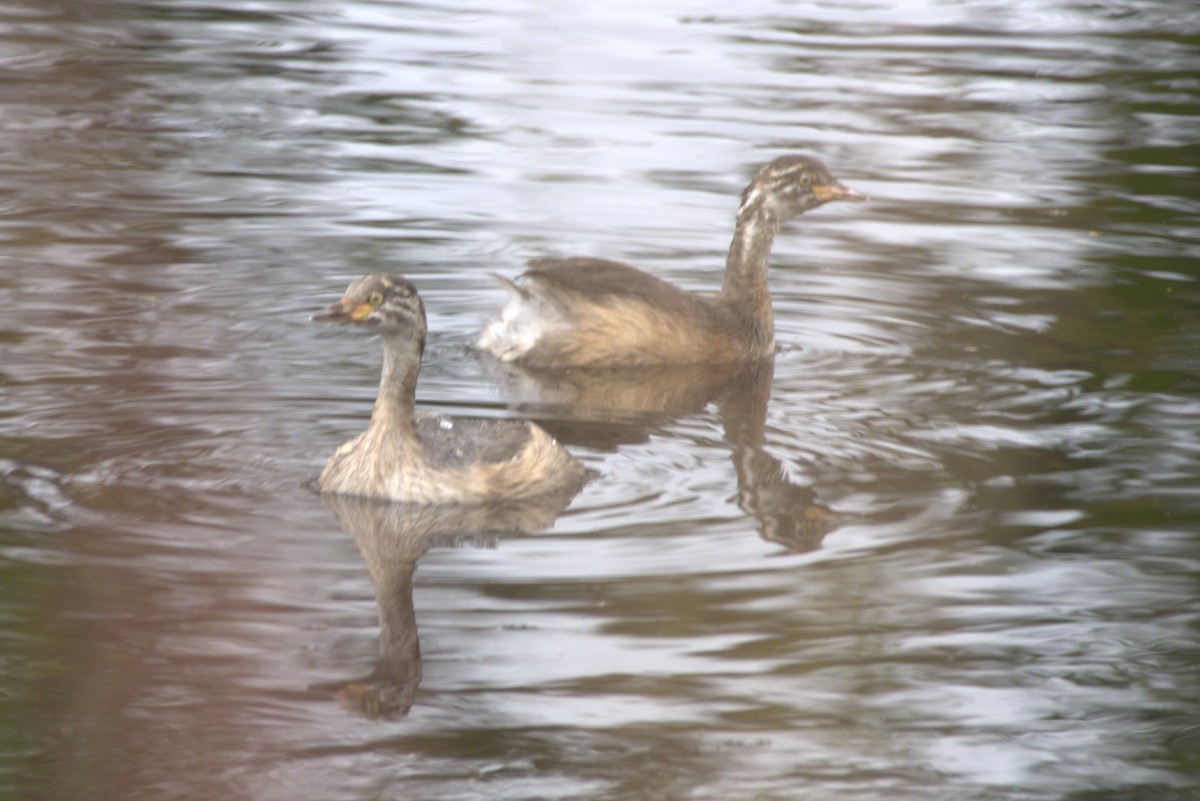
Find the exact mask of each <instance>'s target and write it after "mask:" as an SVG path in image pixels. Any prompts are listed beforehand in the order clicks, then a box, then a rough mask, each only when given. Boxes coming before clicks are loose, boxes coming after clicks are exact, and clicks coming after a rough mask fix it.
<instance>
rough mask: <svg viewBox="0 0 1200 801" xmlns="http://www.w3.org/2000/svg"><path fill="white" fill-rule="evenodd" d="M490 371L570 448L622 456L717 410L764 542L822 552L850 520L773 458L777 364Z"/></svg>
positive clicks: (496, 367)
mask: <svg viewBox="0 0 1200 801" xmlns="http://www.w3.org/2000/svg"><path fill="white" fill-rule="evenodd" d="M486 363H487V365H488V367H489V369H490V370H491V371H492V372H493V374H494V377H496V378H497V379H498V380H499V381H501V382H502V383H504V384H505V385H506V388H507V393H508V395H509V397H510V398H512V399H513V401H514V404H515V405H516V406H517V407H518V408H520V410H521V413H522V415H525V416H530V417H533V418H536V419H537V422H538V424H539V425H541V426H542V427H543V428H545V429H546V430H547V431H548V432H549V433H550V434H551V435H552V436H554V437H555V439H557V440H558V441H559V442H561V443H563V444H566V445H575V446H586V447H590V448H594V449H597V450H615V449H616V448H618V447H620V446H622V445H627V444H634V443H639V442H646V441H648V440H649V439H650V436H651V434H652V433H653V432H656V431H659V430H661V426H663V425H665V424H667V423H669V422H670V421H671V420H673V419H676V418H679V417H683V416H687V415H693V414H699V413H701V412H703V411H704V409H705V408H706V407H708V405H709V404H712V405H714V406H715V408H716V410H717V416H718V418H719V419H720V421H721V424H722V427H723V429H724V434H725V440H726V442H727V443H728V445H729V446H730V449H731V459H732V461H733V467H734V472H735V474H736V476H737V493H736V498H737V505H738V508H740V509H741V510H742V511H743V512H745V513H746V514H748V515H750V516H751V517H753V518H754V519H755V521H756V522H757V523H758V531H759V534H760V535H761V536H762V538H763V539H764V540H767V541H769V542H773V543H777V544H779V545H781V546H783V547H784V548H787V549H788V550H790V551H794V552H802V551H809V550H813V549H815V548H818V547H820V545H821V542H822V540H823V539H824V538H825V536H826V535H827V534H828V533H829V532H830V531H832V530H833V529H835V528H836V527H837V526H838V525H839V524H840V523H842V522H844V521H845V520H846V519H847V517H848V516H847V515H844V514H841V513H838V512H835V511H834V510H832V509H830V508H829V507H827V506H824V505H822V504H821V503H819V502H818V500H817V497H816V491H815V490H814V489H813V488H812V487H810V486H807V485H804V484H799V483H795V482H793V481H792V480H791V479H790V478H789V476H788V471H787V467H786V466H785V465H784V464H783V463H782V462H781V461H780V460H779V459H777V458H775V457H774V456H772V455H771V454H770V453H769V452H768V451H767V449H766V444H767V437H766V425H767V423H766V421H767V407H768V405H769V402H770V398H771V382H772V378H773V377H774V372H775V360H774V358H770V359H762V360H759V361H755V362H751V363H748V364H736V365H729V364H721V365H674V366H663V367H638V368H617V369H583V368H580V369H575V370H569V371H563V370H556V371H541V370H528V369H525V368H522V367H518V366H514V365H511V364H502V363H500V362H499V361H497V360H487V362H486ZM547 412H549V415H546V416H545V417H543V416H542V415H544V414H545V413H547Z"/></svg>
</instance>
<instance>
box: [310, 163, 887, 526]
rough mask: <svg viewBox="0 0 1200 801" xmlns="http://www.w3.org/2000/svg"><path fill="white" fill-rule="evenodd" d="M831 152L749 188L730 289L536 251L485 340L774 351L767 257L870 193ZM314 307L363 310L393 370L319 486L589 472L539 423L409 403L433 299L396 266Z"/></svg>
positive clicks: (400, 494) (591, 356)
mask: <svg viewBox="0 0 1200 801" xmlns="http://www.w3.org/2000/svg"><path fill="white" fill-rule="evenodd" d="M865 199H866V196H865V195H863V194H861V193H859V192H857V191H855V190H853V189H850V188H848V187H846V186H843V185H842V184H841V183H840V182H838V181H837V179H835V178H834V177H833V176H832V175H831V174H830V172H829V170H827V169H826V168H825V166H824V165H823V164H821V162H819V161H817V160H816V159H813V158H808V157H805V156H783V157H781V158H778V159H775V160H774V161H772V162H770V163H768V164H765V165H763V166H762V167H760V168H759V169H758V171H757V173H756V174H755V176H754V179H753V180H752V181H751V182H750V184H749V185H748V186H747V187H746V188H745V190H743V192H742V198H741V205H740V206H739V208H738V212H737V220H736V224H735V226H734V231H733V242H732V243H731V244H730V247H729V256H728V260H727V262H726V265H725V278H724V282H723V284H722V286H721V291H720V292H718V293H717V294H716V295H715V296H712V297H705V296H701V295H696V294H694V293H691V292H687V291H685V290H683V289H680V288H679V287H676V286H674V285H672V284H669V283H667V282H665V281H662V280H660V279H658V278H655V277H654V276H652V275H650V274H648V273H645V272H642V271H641V270H638V269H636V268H634V267H630V266H629V265H627V264H620V263H618V262H612V261H604V260H601V259H590V258H567V259H536V260H534V261H532V262H531V263H530V268H531V269H529V270H528V271H526V272H525V273H524V274H522V275H521V276H520V277H518V278H517V279H516V280H515V281H510V280H508V279H507V278H500V281H501V282H502V283H503V284H504V286H505V288H506V289H507V290H508V291H509V293H510V295H511V297H510V299H509V302H508V304H507V305H506V306H504V308H503V309H502V310H501V311H500V313H499V315H498V316H497V317H496V318H495V319H494V320H492V321H490V322H489V323H488V324H487V325H486V326H485V327H484V329H483V332H482V334H481V335H480V337H479V340H478V342H477V343H476V344H477V347H478V348H479V349H480V350H483V351H486V352H488V353H490V354H492V355H493V356H495V357H496V358H498V359H500V360H501V361H504V362H512V363H515V364H517V365H519V366H522V367H526V368H530V369H537V370H566V369H572V368H604V367H631V368H636V367H649V366H654V365H684V364H705V363H707V364H719V363H728V364H737V363H745V362H752V361H756V360H760V359H765V358H769V357H771V356H772V355H773V354H774V351H775V324H774V320H773V318H772V314H771V295H770V290H769V288H768V286H767V261H768V257H769V255H770V252H771V244H772V242H773V240H774V238H775V234H776V233H777V232H778V231H779V229H780V228H781V227H782V225H783V224H784V223H785V222H787V221H788V220H789V219H791V218H792V217H795V216H796V215H798V214H802V213H804V212H806V211H808V210H810V209H814V208H816V207H817V206H820V205H822V204H824V203H828V202H830V201H837V200H865ZM314 319H316V320H327V321H332V322H340V323H353V324H355V325H359V326H362V327H363V328H366V329H368V330H370V331H374V332H376V333H378V334H379V335H380V336H381V337H382V338H383V344H384V356H383V378H382V381H381V383H380V387H379V397H378V398H377V400H376V401H375V407H374V410H373V411H372V413H371V422H370V425H368V426H367V430H366V431H364V432H363V433H361V434H359V435H358V436H357V437H355V438H354V439H352V440H350V441H349V442H347V443H346V444H344V445H342V446H341V447H340V448H338V449H337V451H336V452H335V453H334V454H333V456H332V457H330V459H329V462H328V463H327V464H326V465H325V468H324V470H322V471H321V475H320V478H319V479H318V485H319V487H320V489H321V491H322V492H331V493H338V494H343V495H357V496H363V497H371V498H379V499H384V500H390V501H400V502H406V503H418V504H479V503H492V502H509V501H520V500H523V499H532V498H537V497H541V496H544V495H548V494H551V493H555V492H560V491H562V489H563V488H564V487H569V486H572V485H574V486H575V488H576V489H577V488H578V487H579V486H581V485H582V483H583V481H584V477H585V475H586V472H587V471H586V469H585V468H584V467H583V466H582V465H581V464H580V463H579V462H578V461H576V460H575V458H574V457H572V456H571V455H570V454H569V453H567V452H566V451H565V450H564V449H563V448H562V447H561V446H560V445H559V444H558V443H556V442H555V441H554V439H553V438H552V437H551V436H550V435H549V434H547V433H546V432H545V431H544V430H542V429H541V428H540V427H539V426H537V425H536V424H534V423H530V422H524V421H516V420H488V419H473V418H452V417H443V416H440V415H432V414H419V415H414V414H413V404H414V400H415V395H416V385H417V373H418V372H419V371H420V369H421V357H422V354H423V353H424V349H425V330H426V324H425V309H424V306H423V305H422V303H421V299H420V297H419V296H418V295H417V291H416V289H415V288H414V287H413V285H412V284H411V283H409V282H408V281H407V280H405V279H404V278H401V277H399V276H394V275H383V274H376V275H368V276H366V277H363V278H360V279H358V280H357V281H355V282H353V283H352V284H350V286H349V288H348V289H347V290H346V294H345V295H344V296H343V297H342V299H341V300H339V301H338V302H337V303H335V304H333V305H332V306H330V307H329V308H328V309H326V310H325V311H324V312H323V313H321V314H318V315H315V316H314Z"/></svg>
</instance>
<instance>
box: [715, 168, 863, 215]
mask: <svg viewBox="0 0 1200 801" xmlns="http://www.w3.org/2000/svg"><path fill="white" fill-rule="evenodd" d="M866 199H867V196H866V195H864V194H863V193H862V192H859V191H858V190H856V189H851V188H850V187H848V186H845V185H843V184H842V183H841V182H840V181H838V179H836V178H834V177H833V175H832V174H831V173H830V172H829V169H828V168H826V166H825V165H824V164H822V163H821V162H819V161H817V160H816V159H814V158H812V157H811V156H780V157H779V158H777V159H775V160H774V161H771V162H769V163H767V164H764V165H763V166H761V167H759V168H758V172H756V173H755V174H754V180H752V181H751V182H750V185H749V186H747V187H746V189H745V191H743V192H742V205H741V208H739V209H738V216H739V217H740V216H742V215H745V214H750V213H755V212H760V211H766V212H768V213H769V214H770V215H771V217H773V218H774V219H775V221H776V222H777V223H778V224H781V225H782V224H783V223H784V222H785V221H787V220H789V219H791V218H792V217H795V216H796V215H797V214H803V213H804V212H806V211H808V210H809V209H815V208H816V207H817V206H820V205H821V204H823V203H829V202H831V201H835V200H866Z"/></svg>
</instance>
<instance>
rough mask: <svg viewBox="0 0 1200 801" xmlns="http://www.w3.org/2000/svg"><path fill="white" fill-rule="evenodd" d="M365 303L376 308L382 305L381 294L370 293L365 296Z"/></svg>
mask: <svg viewBox="0 0 1200 801" xmlns="http://www.w3.org/2000/svg"><path fill="white" fill-rule="evenodd" d="M367 303H370V304H371V305H372V306H378V305H380V304H382V303H383V293H382V292H372V293H371V294H370V295H367Z"/></svg>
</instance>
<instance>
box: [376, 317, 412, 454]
mask: <svg viewBox="0 0 1200 801" xmlns="http://www.w3.org/2000/svg"><path fill="white" fill-rule="evenodd" d="M423 345H424V343H423V342H422V341H421V340H420V339H414V338H413V337H412V336H405V335H396V334H384V335H383V376H382V378H381V379H380V381H379V397H377V398H376V399H375V407H374V409H373V410H372V411H371V424H370V426H368V428H367V430H368V432H370V433H371V434H372V435H375V436H383V435H387V436H389V437H399V438H401V439H403V440H407V441H411V442H412V443H414V444H415V443H417V442H418V440H417V435H416V431H415V429H414V428H413V404H414V402H415V400H416V395H417V374H418V373H420V372H421V351H422V350H423V349H424V348H423Z"/></svg>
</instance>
